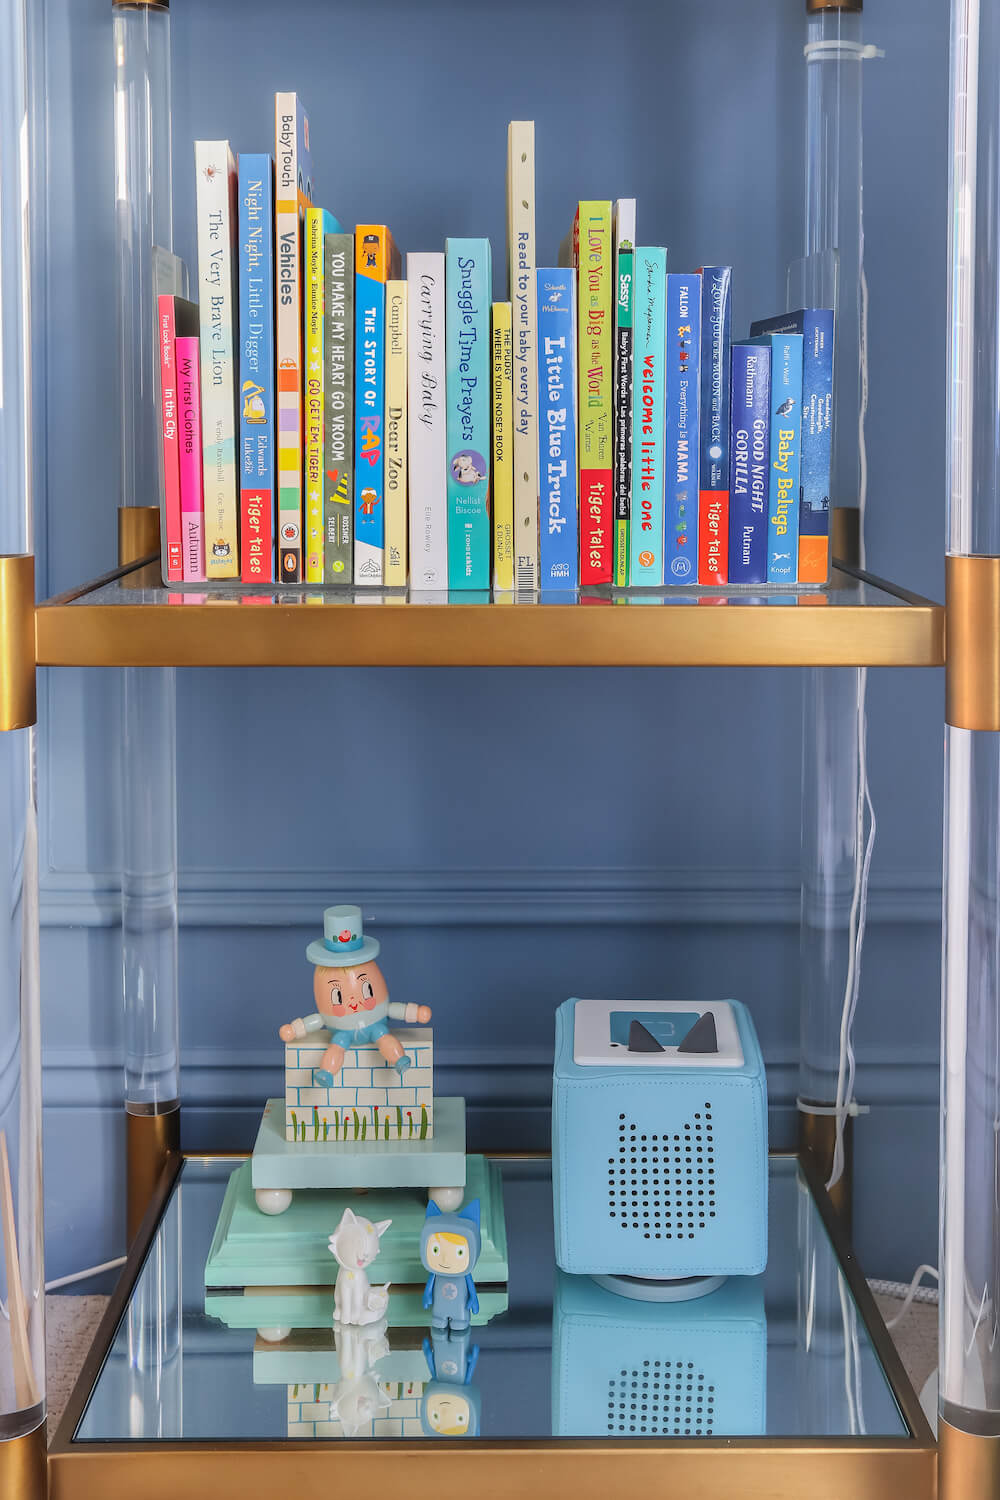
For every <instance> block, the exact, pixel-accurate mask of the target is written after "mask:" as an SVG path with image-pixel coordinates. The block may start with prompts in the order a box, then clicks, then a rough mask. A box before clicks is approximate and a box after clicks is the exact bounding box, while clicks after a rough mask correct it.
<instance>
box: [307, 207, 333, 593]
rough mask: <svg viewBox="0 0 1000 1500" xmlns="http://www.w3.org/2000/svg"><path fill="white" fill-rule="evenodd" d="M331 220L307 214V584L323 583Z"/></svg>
mask: <svg viewBox="0 0 1000 1500" xmlns="http://www.w3.org/2000/svg"><path fill="white" fill-rule="evenodd" d="M332 230H333V223H332V220H331V217H330V215H329V214H328V213H327V212H326V211H325V210H324V209H322V208H307V209H306V217H305V252H304V254H305V259H304V273H303V291H304V295H305V301H304V304H303V336H302V343H303V350H304V374H303V379H302V421H303V474H304V484H303V494H304V505H303V538H304V543H303V554H304V563H303V566H304V570H305V580H306V583H322V582H323V403H324V389H323V387H324V374H325V366H324V362H323V313H324V304H323V240H324V238H325V236H326V234H327V233H328V232H332Z"/></svg>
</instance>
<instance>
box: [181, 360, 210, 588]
mask: <svg viewBox="0 0 1000 1500" xmlns="http://www.w3.org/2000/svg"><path fill="white" fill-rule="evenodd" d="M198 343H199V340H198V338H197V336H192V337H188V338H179V339H178V340H177V342H176V351H177V408H178V424H179V428H180V480H181V541H182V548H183V557H184V582H185V583H202V582H203V581H204V578H205V501H204V495H203V491H202V462H201V372H200V362H199V359H198Z"/></svg>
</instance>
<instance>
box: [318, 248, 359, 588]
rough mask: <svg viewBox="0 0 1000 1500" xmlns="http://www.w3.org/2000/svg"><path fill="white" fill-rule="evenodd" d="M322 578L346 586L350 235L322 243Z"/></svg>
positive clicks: (350, 494) (350, 457)
mask: <svg viewBox="0 0 1000 1500" xmlns="http://www.w3.org/2000/svg"><path fill="white" fill-rule="evenodd" d="M323 256H324V288H323V299H324V309H325V310H324V314H323V373H324V381H323V582H324V583H327V584H333V585H335V586H338V587H341V588H345V587H347V586H348V585H349V584H350V583H351V581H352V577H353V569H352V553H353V536H354V236H353V235H352V234H328V235H327V236H326V239H325V241H324V247H323Z"/></svg>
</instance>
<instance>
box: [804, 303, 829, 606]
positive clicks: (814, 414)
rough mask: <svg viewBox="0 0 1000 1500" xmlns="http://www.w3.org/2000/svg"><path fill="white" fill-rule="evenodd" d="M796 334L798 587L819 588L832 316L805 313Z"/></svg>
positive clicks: (825, 559)
mask: <svg viewBox="0 0 1000 1500" xmlns="http://www.w3.org/2000/svg"><path fill="white" fill-rule="evenodd" d="M802 334H803V342H802V458H801V484H800V496H801V499H800V503H799V582H800V583H825V582H826V581H827V579H828V578H829V576H830V468H831V463H832V461H833V313H832V312H831V311H830V310H829V309H824V308H816V309H810V310H809V311H807V312H806V314H805V317H804V319H803V323H802Z"/></svg>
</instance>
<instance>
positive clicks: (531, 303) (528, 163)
mask: <svg viewBox="0 0 1000 1500" xmlns="http://www.w3.org/2000/svg"><path fill="white" fill-rule="evenodd" d="M507 289H508V290H507V294H508V296H509V297H510V300H511V305H512V308H513V314H512V316H513V325H514V354H513V360H514V365H513V370H514V377H513V378H514V397H513V403H514V404H513V424H514V426H513V448H514V515H515V531H516V533H517V550H516V554H515V556H516V563H517V566H516V582H517V589H518V594H519V595H520V594H521V593H522V592H523V593H524V594H525V595H526V596H529V597H530V595H531V593H532V592H533V591H534V590H535V589H537V587H538V315H537V309H536V305H535V122H534V121H533V120H512V121H511V122H510V125H509V127H508V130H507Z"/></svg>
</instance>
